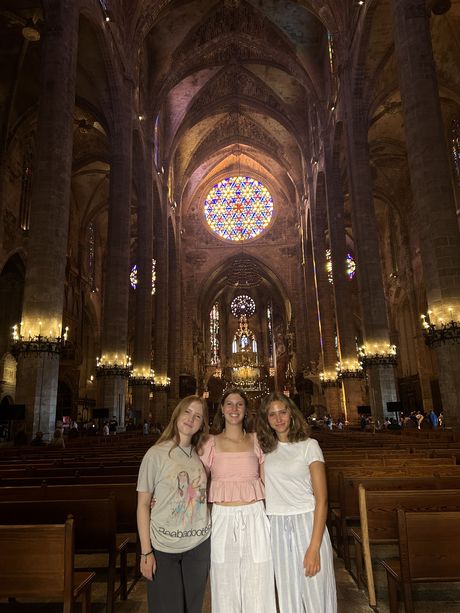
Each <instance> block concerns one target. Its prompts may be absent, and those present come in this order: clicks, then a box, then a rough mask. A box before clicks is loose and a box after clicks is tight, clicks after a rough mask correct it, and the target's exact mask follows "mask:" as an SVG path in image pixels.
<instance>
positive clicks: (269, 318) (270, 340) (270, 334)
mask: <svg viewBox="0 0 460 613" xmlns="http://www.w3.org/2000/svg"><path fill="white" fill-rule="evenodd" d="M267 327H268V357H269V359H270V365H272V362H273V307H272V303H271V302H269V303H268V304H267Z"/></svg>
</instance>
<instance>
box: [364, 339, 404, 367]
mask: <svg viewBox="0 0 460 613" xmlns="http://www.w3.org/2000/svg"><path fill="white" fill-rule="evenodd" d="M358 355H359V359H360V362H361V364H362V365H363V368H364V369H366V368H369V367H371V366H396V363H397V361H398V356H397V350H396V345H390V344H382V345H378V344H371V345H363V346H362V347H360V348H359V351H358Z"/></svg>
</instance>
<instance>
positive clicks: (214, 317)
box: [209, 302, 220, 366]
mask: <svg viewBox="0 0 460 613" xmlns="http://www.w3.org/2000/svg"><path fill="white" fill-rule="evenodd" d="M219 315H220V313H219V303H218V302H216V303H215V304H213V307H212V309H211V312H210V314H209V337H210V344H211V347H210V349H211V364H213V365H214V366H218V365H219V362H220V355H219V319H220V317H219Z"/></svg>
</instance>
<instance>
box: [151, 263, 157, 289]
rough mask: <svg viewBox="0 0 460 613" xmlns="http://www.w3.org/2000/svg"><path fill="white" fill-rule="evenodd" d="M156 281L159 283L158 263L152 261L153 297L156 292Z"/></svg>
mask: <svg viewBox="0 0 460 613" xmlns="http://www.w3.org/2000/svg"><path fill="white" fill-rule="evenodd" d="M156 281H157V261H156V260H155V259H152V296H153V294H154V293H155V292H156V290H157V288H156Z"/></svg>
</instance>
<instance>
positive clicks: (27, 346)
mask: <svg viewBox="0 0 460 613" xmlns="http://www.w3.org/2000/svg"><path fill="white" fill-rule="evenodd" d="M68 331H69V328H68V327H66V328H65V329H64V332H62V329H61V326H59V327H58V330H57V332H54V333H53V330H50V331H49V335H46V334H42V323H41V322H39V326H38V334H34V333H33V332H32V330H29V332H28V335H27V336H24V335H23V334H22V324H21V325H20V326H19V329H18V326H17V325H15V326H13V343H12V347H11V352H12V353H13V355H15V356H18V355H19V354H20V353H23V354H28V355H33V354H35V355H38V354H48V355H50V356H59V355H60V354H61V353H62V352H63V351H64V350H65V349H69V347H70V341H68V340H67V334H68Z"/></svg>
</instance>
